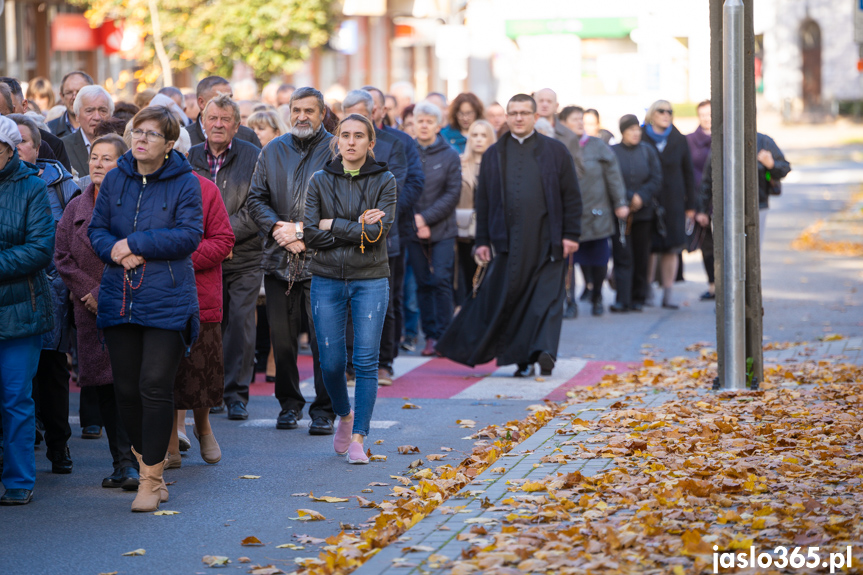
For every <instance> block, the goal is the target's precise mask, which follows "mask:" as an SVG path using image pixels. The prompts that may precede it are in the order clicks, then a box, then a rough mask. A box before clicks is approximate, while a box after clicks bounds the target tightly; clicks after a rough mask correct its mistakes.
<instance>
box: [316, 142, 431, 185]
mask: <svg viewBox="0 0 863 575" xmlns="http://www.w3.org/2000/svg"><path fill="white" fill-rule="evenodd" d="M447 145H448V144H447ZM387 169H388V168H387V165H386V163H384V162H376V161H375V160H373V159H372V158H371V157H370V156H369V157H366V163H365V164H363V167H362V168H360V173H359V176H357V177H360V176H371V175H372V174H380V173H381V172H386V171H387ZM324 171H326V172H329V173H330V174H333V175H336V176H341V177H343V178H344V177H347V176H348V174H346V173H345V167H344V164H342V155H341V154H339V155H338V156H336V157H335V158H333V159H332V160H330V161H329V162H327V165H326V166H324Z"/></svg>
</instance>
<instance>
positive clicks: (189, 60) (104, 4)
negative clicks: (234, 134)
mask: <svg viewBox="0 0 863 575" xmlns="http://www.w3.org/2000/svg"><path fill="white" fill-rule="evenodd" d="M73 2H76V3H78V4H79V5H81V6H84V7H85V8H86V12H85V14H86V16H87V18H88V20H89V21H90V24H91V25H93V26H97V25H99V24H101V23H102V22H103V21H104V20H106V19H111V18H113V19H117V20H124V21H125V22H126V23H127V25H134V26H138V27H140V29H141V30H142V31H143V33H144V34H145V37H146V39H145V46H146V49H145V52H144V53H143V54H142V55H141V60H142V61H143V62H151V63H149V64H146V65H145V66H144V69H143V70H142V72H141V74H139V79H140V80H142V81H144V82H146V83H153V82H154V81H155V80H156V79H157V78H158V77H159V76H160V75H162V77H163V81H165V82H166V83H170V74H163V69H164V68H165V67H166V63H167V62H170V67H171V68H173V69H175V70H182V69H183V68H187V67H189V66H192V65H196V66H198V67H200V68H202V69H203V70H204V71H206V72H207V73H209V74H219V75H222V76H230V74H231V72H232V70H233V67H234V63H235V62H236V61H241V62H244V63H245V64H247V65H248V66H250V67H251V68H252V69H253V70H254V72H255V76H256V77H257V78H258V79H259V80H261V81H265V80H268V79H270V78H271V77H273V76H277V75H279V74H283V73H291V72H293V71H294V70H296V69H297V68H298V67H299V66H300V65H301V64H302V63H303V61H305V60H307V59H308V58H309V57H310V56H311V51H312V49H314V48H316V47H318V46H321V45H323V44H326V42H327V40H329V38H330V35H331V34H332V33H333V31H334V29H335V27H336V24H337V22H338V7H339V6H340V4H341V2H339V1H338V0H243V1H238V0H209V1H203V0H158V1H156V0H73Z"/></svg>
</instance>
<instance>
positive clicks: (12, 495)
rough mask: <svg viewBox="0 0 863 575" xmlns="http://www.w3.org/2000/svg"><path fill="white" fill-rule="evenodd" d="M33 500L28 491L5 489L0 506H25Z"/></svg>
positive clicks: (0, 498)
mask: <svg viewBox="0 0 863 575" xmlns="http://www.w3.org/2000/svg"><path fill="white" fill-rule="evenodd" d="M32 499H33V491H31V490H30V489H7V490H6V493H4V494H3V497H0V505H27V504H28V503H30V501H31V500H32Z"/></svg>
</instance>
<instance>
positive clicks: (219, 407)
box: [210, 403, 225, 415]
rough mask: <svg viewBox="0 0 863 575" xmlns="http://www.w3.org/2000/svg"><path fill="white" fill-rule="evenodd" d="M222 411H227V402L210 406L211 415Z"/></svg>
mask: <svg viewBox="0 0 863 575" xmlns="http://www.w3.org/2000/svg"><path fill="white" fill-rule="evenodd" d="M220 413H225V404H224V403H222V404H220V405H217V406H216V407H211V408H210V415H219V414H220Z"/></svg>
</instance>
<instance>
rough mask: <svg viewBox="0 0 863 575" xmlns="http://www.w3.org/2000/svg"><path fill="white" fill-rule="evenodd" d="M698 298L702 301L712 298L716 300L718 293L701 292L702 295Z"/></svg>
mask: <svg viewBox="0 0 863 575" xmlns="http://www.w3.org/2000/svg"><path fill="white" fill-rule="evenodd" d="M698 299H700V300H701V301H711V300H715V299H716V294H715V293H710V292H709V291H706V292H704V293H703V294H701V296H700V297H699V298H698Z"/></svg>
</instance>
